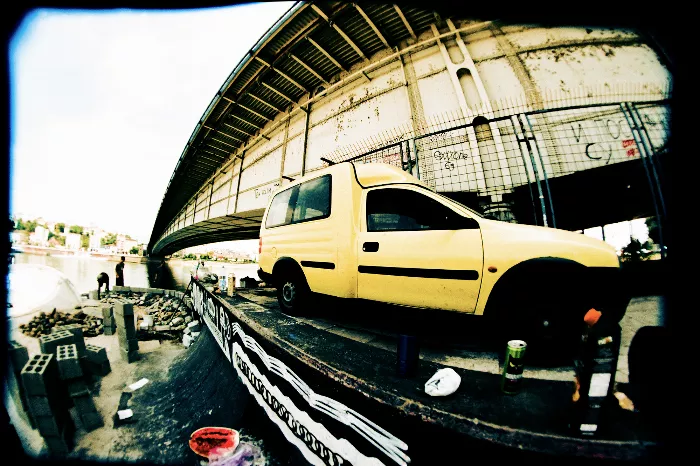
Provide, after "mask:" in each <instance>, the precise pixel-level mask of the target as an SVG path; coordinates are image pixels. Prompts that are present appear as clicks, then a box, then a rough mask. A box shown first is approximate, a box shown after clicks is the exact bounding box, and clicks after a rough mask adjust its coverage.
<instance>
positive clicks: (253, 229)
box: [151, 209, 265, 256]
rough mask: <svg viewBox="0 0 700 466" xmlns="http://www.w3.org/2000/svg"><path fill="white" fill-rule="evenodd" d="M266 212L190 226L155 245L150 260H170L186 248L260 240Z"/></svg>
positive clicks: (239, 215) (211, 220) (216, 219)
mask: <svg viewBox="0 0 700 466" xmlns="http://www.w3.org/2000/svg"><path fill="white" fill-rule="evenodd" d="M264 212H265V211H264V210H261V209H256V210H253V211H249V212H242V213H240V214H236V215H226V216H222V217H215V218H211V219H208V220H203V221H201V222H197V223H195V224H193V225H188V226H186V227H184V228H182V229H180V230H178V231H176V232H174V233H172V234H170V235H168V236H167V237H165V238H163V239H162V240H161V241H159V242H158V243H156V245H155V246H154V247H153V251H152V252H151V256H167V255H169V254H172V253H174V252H177V251H180V250H181V249H184V248H189V247H192V246H200V245H202V244H210V243H218V242H220V241H237V240H244V239H257V238H258V235H259V234H260V222H261V221H262V216H263V213H264Z"/></svg>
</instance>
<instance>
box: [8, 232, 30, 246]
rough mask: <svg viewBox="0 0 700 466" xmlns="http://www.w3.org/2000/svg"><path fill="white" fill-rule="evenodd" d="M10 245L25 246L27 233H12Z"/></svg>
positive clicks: (27, 237) (27, 240)
mask: <svg viewBox="0 0 700 466" xmlns="http://www.w3.org/2000/svg"><path fill="white" fill-rule="evenodd" d="M11 236H12V244H27V243H28V242H29V233H27V232H26V231H25V230H17V231H13V232H12V235H11Z"/></svg>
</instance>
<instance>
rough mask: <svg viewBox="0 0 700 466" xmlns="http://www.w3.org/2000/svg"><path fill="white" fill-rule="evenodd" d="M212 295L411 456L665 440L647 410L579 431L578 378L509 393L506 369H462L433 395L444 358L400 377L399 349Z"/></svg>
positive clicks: (621, 454)
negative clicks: (647, 427) (570, 415)
mask: <svg viewBox="0 0 700 466" xmlns="http://www.w3.org/2000/svg"><path fill="white" fill-rule="evenodd" d="M210 296H213V298H214V299H216V300H218V301H220V302H221V303H223V304H224V306H225V307H226V308H227V309H228V310H229V311H230V313H231V315H232V316H233V318H234V320H233V322H238V323H239V324H240V325H241V327H242V328H243V330H244V331H245V333H246V335H249V336H251V337H253V338H254V339H255V340H256V341H257V342H258V343H259V344H260V345H262V346H263V347H265V348H268V349H269V351H268V352H269V354H270V356H274V357H277V358H279V359H281V360H283V361H288V365H289V367H290V369H292V370H293V371H295V372H296V373H297V374H302V373H303V374H306V376H305V381H306V382H307V383H308V384H309V385H310V386H314V387H316V388H315V390H316V389H318V390H317V391H318V392H319V393H321V394H328V393H333V394H334V397H335V396H338V397H339V398H335V399H338V400H341V399H342V400H344V402H345V403H346V404H347V406H349V407H351V408H353V409H356V410H357V411H358V412H360V413H363V414H364V415H366V416H367V417H368V418H370V419H371V420H373V421H374V422H378V423H379V424H380V425H381V426H382V427H383V428H385V429H386V430H388V431H390V432H392V433H394V434H395V435H397V436H398V437H399V438H401V439H402V440H403V441H405V442H406V443H407V444H408V445H409V453H408V454H409V456H411V458H412V460H413V459H414V455H416V456H420V455H422V454H423V453H422V451H424V450H425V445H426V443H425V442H428V444H431V445H434V446H435V448H438V445H440V446H439V449H441V450H442V449H443V447H445V448H448V446H449V445H453V446H450V447H449V448H454V449H457V450H459V445H461V444H462V443H463V442H465V441H471V440H470V439H476V440H478V441H481V442H482V444H484V445H485V444H491V445H501V446H507V447H511V448H512V449H513V450H512V451H520V450H527V451H530V452H533V453H538V454H547V455H549V454H555V455H563V456H567V457H572V458H573V457H575V456H578V457H586V458H599V459H613V460H625V461H630V460H632V461H639V460H646V459H649V458H650V453H649V448H650V447H651V448H653V447H654V446H655V445H656V444H655V442H654V439H653V437H651V436H649V434H648V432H647V433H646V434H645V433H644V430H638V429H636V424H635V423H637V422H639V418H634V420H630V419H627V420H624V419H623V420H622V421H619V423H622V424H623V426H622V427H621V428H618V429H616V431H615V432H611V433H609V434H606V435H605V436H602V435H601V436H599V437H594V438H581V437H577V436H573V435H570V434H569V431H568V429H567V426H566V424H567V423H566V420H567V417H566V413H567V409H568V408H569V407H570V406H571V404H570V400H571V392H572V382H571V381H567V382H563V381H551V380H538V379H528V380H527V384H526V385H527V387H526V389H524V390H523V391H522V392H521V393H519V394H518V395H516V396H506V395H503V394H502V393H501V392H500V375H496V374H490V373H486V372H480V371H474V370H467V369H457V368H455V371H456V372H457V373H458V374H459V375H460V377H461V380H462V384H461V385H460V388H459V390H458V392H457V394H455V395H453V396H448V397H431V396H429V395H426V394H425V393H424V392H423V386H422V385H423V383H424V382H425V381H427V380H428V379H429V378H430V377H431V376H432V375H433V374H434V373H435V372H436V371H437V370H438V369H441V368H443V367H444V366H442V365H440V364H436V363H433V362H431V361H427V360H421V362H420V365H419V370H418V373H417V374H416V376H415V377H412V378H401V377H399V376H398V375H397V374H396V364H397V355H396V351H387V350H384V349H381V348H376V347H373V346H371V345H367V344H363V343H361V342H357V341H353V340H350V339H347V338H343V337H341V336H338V337H337V338H329V333H328V332H325V331H322V330H320V329H317V328H314V327H312V326H310V325H307V324H304V323H301V322H299V321H298V320H297V319H294V318H291V317H288V316H286V315H284V314H282V313H280V312H279V311H278V309H276V308H275V309H273V308H271V307H270V306H268V309H267V310H268V312H245V311H242V310H240V309H238V308H237V304H241V303H244V302H247V301H244V298H241V297H234V298H228V297H226V298H222V297H221V296H216V295H210ZM242 307H245V306H242ZM341 355H342V356H341ZM312 382H314V383H315V384H314V385H312ZM341 395H342V398H340V397H341ZM357 406H359V407H360V408H359V409H358V408H357ZM631 415H632V414H631V413H630V416H631ZM386 420H389V421H386ZM618 427H619V426H618ZM431 436H432V437H431ZM645 436H646V437H647V438H646V439H644V437H645ZM430 438H432V439H433V440H432V441H434V442H435V443H430V440H429V439H430ZM447 439H449V441H448V440H447ZM460 439H462V440H460ZM428 450H432V449H428ZM426 454H428V452H427V451H426ZM421 464H422V463H421Z"/></svg>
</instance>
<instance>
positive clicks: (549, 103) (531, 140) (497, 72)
mask: <svg viewBox="0 0 700 466" xmlns="http://www.w3.org/2000/svg"><path fill="white" fill-rule="evenodd" d="M429 8H430V5H428V4H426V8H425V9H423V8H415V7H413V6H410V7H409V6H402V5H392V4H374V3H364V2H359V3H341V2H314V3H306V2H299V3H297V4H295V5H294V6H293V7H292V8H291V9H290V10H289V11H288V12H287V13H286V14H285V15H284V16H283V17H282V18H280V19H279V20H278V21H277V22H276V23H275V24H274V25H273V26H272V27H271V28H270V29H269V30H268V31H267V33H266V34H265V35H264V36H263V37H262V38H260V40H259V41H258V42H257V43H256V45H255V46H254V47H253V48H252V49H251V50H250V51H249V52H248V53H247V54H246V55H245V56H244V57H243V59H242V60H241V61H240V63H239V64H238V65H237V66H236V67H235V69H234V70H233V71H232V72H231V74H230V75H229V77H228V78H227V79H226V81H225V82H224V83H223V85H222V86H221V88H220V89H219V90H218V92H217V93H216V95H215V96H214V98H213V99H212V101H211V103H210V104H209V106H208V107H207V109H206V111H205V112H204V114H203V115H202V117H201V118H200V121H199V123H198V124H197V125H196V127H195V128H194V130H193V132H192V135H191V137H190V139H189V141H188V142H187V144H186V146H185V148H184V149H183V152H182V154H181V156H180V158H179V160H178V162H177V165H176V167H175V170H174V172H173V174H172V176H171V179H170V182H169V183H168V186H167V189H166V192H165V195H164V197H163V200H162V202H161V206H160V209H159V211H158V214H157V217H156V220H155V224H154V227H153V232H152V234H151V239H150V241H149V245H148V253H149V255H155V256H162V255H167V254H171V253H173V252H176V251H178V250H181V249H183V248H186V247H190V246H195V245H199V244H207V243H212V242H218V241H226V240H239V239H254V238H257V237H258V232H259V227H260V222H261V219H262V215H263V212H264V209H265V207H266V204H267V201H268V199H269V195H270V193H271V192H272V191H273V190H274V189H276V188H277V187H279V186H284V185H285V184H286V183H289V182H290V181H291V180H294V179H296V178H298V177H300V176H303V175H305V174H307V173H310V172H312V171H314V170H318V169H320V168H322V167H324V166H327V164H329V163H335V162H340V161H347V160H353V161H355V162H357V163H368V162H383V163H392V164H395V165H397V166H400V167H402V168H403V169H405V170H407V171H410V172H411V173H413V174H414V175H415V176H417V177H418V178H420V179H422V180H423V181H425V182H426V183H428V184H429V185H430V186H431V187H433V188H434V189H436V190H437V191H438V192H441V193H443V194H445V195H448V196H450V197H452V198H454V199H456V200H458V201H460V202H462V203H464V204H466V205H469V206H470V207H473V208H475V209H477V210H480V211H482V212H484V213H486V214H488V215H491V216H493V217H496V218H499V219H502V220H506V221H516V222H520V223H530V224H536V225H544V226H549V227H556V228H564V229H569V230H581V229H584V228H589V227H593V226H599V225H603V224H607V223H613V222H618V221H623V220H629V219H633V218H640V217H650V216H656V217H657V218H658V219H660V220H661V219H663V218H664V217H665V209H666V198H665V192H666V190H667V186H666V182H665V181H664V180H665V179H666V175H665V172H666V170H665V167H666V165H667V164H668V159H669V157H670V153H669V150H668V144H667V139H668V128H669V124H670V110H669V101H670V97H671V93H670V89H671V82H672V77H671V74H670V72H669V70H668V65H667V63H665V61H664V56H663V54H662V53H660V52H658V48H657V46H656V44H654V43H653V42H652V41H651V39H649V38H648V37H647V36H646V35H645V34H644V33H643V32H640V31H633V30H612V29H609V28H607V29H606V28H584V27H549V26H548V27H539V26H523V25H514V24H503V23H500V22H497V21H481V20H479V21H477V20H474V19H470V18H469V17H468V12H467V11H463V10H462V9H461V8H459V7H456V6H455V7H454V10H452V11H444V10H431V9H429ZM439 8H442V9H444V8H446V7H445V6H440V7H439Z"/></svg>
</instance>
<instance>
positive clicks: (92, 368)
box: [85, 361, 112, 377]
mask: <svg viewBox="0 0 700 466" xmlns="http://www.w3.org/2000/svg"><path fill="white" fill-rule="evenodd" d="M85 367H86V368H87V372H88V373H90V374H92V375H97V376H100V377H104V376H105V375H107V374H109V373H110V372H111V371H112V366H110V364H109V361H105V362H101V363H96V362H92V361H87V362H86V363H85Z"/></svg>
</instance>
